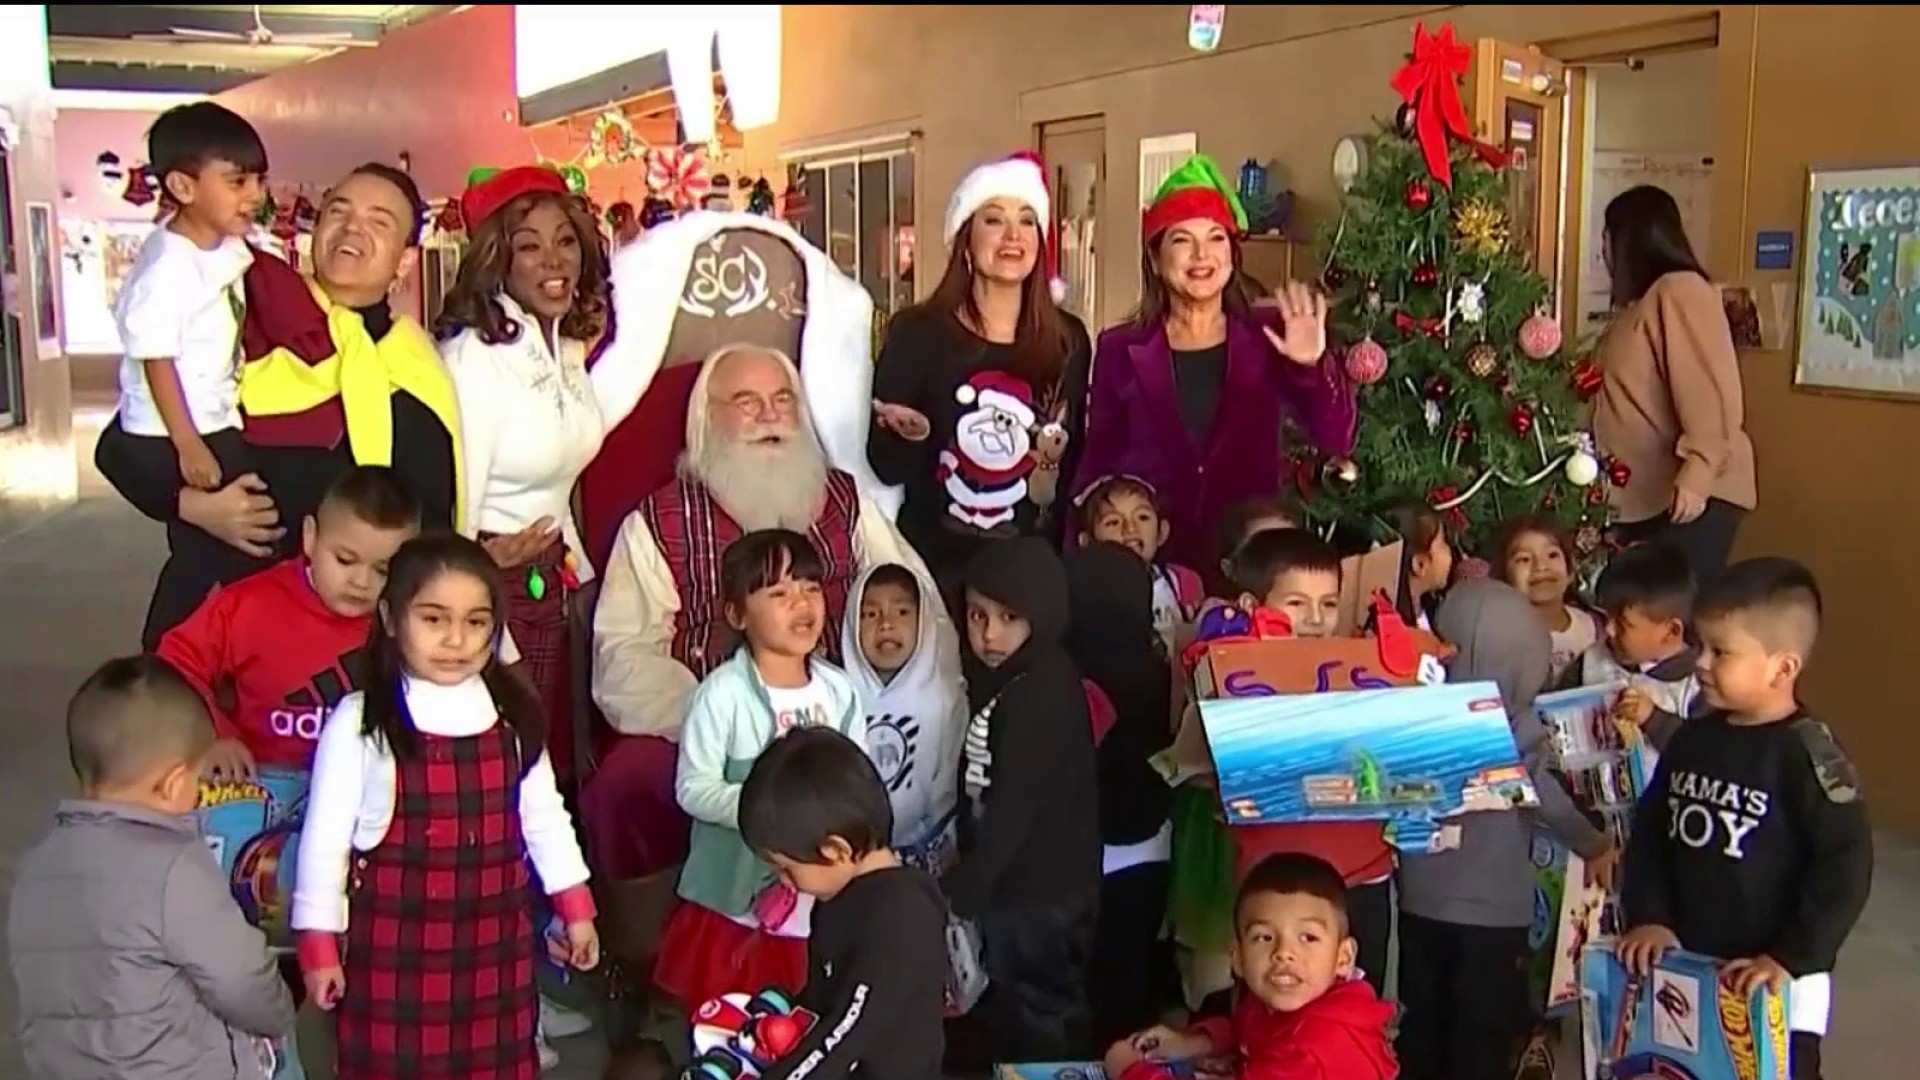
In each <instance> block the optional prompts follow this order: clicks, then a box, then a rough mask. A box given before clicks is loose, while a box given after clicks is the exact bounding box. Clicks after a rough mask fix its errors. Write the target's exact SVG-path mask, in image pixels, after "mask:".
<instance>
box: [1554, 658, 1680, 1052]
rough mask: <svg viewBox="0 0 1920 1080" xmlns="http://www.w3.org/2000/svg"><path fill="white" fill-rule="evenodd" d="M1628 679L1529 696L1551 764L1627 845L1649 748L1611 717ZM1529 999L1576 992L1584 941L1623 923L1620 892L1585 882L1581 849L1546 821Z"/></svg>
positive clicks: (1570, 1000) (1571, 1000)
mask: <svg viewBox="0 0 1920 1080" xmlns="http://www.w3.org/2000/svg"><path fill="white" fill-rule="evenodd" d="M1625 686H1626V684H1625V683H1620V682H1613V683H1604V684H1599V685H1595V686H1585V687H1579V688H1576V689H1573V690H1563V691H1559V692H1556V693H1552V694H1542V695H1540V697H1539V698H1537V699H1535V701H1534V708H1535V710H1536V711H1537V712H1538V713H1539V714H1540V719H1541V721H1542V722H1543V723H1544V724H1545V725H1546V727H1547V730H1548V732H1549V733H1550V735H1551V737H1552V746H1553V756H1554V769H1555V771H1556V772H1557V773H1558V774H1559V775H1560V776H1561V777H1562V778H1563V779H1564V780H1565V782H1566V784H1567V787H1568V790H1569V791H1571V792H1572V794H1573V799H1574V802H1575V803H1576V804H1578V805H1579V806H1580V808H1581V809H1582V810H1585V811H1586V812H1587V814H1588V816H1589V818H1590V819H1592V820H1593V821H1594V822H1595V824H1597V825H1599V826H1600V827H1601V828H1602V829H1604V830H1605V831H1606V832H1607V833H1608V834H1609V835H1610V836H1611V837H1612V838H1613V842H1614V844H1615V845H1618V846H1624V845H1625V844H1626V840H1627V831H1628V828H1629V826H1630V825H1631V824H1632V818H1633V807H1634V804H1635V802H1637V801H1638V800H1639V797H1640V792H1641V791H1642V790H1643V789H1644V787H1645V784H1646V781H1647V779H1648V778H1649V777H1650V776H1651V775H1652V769H1653V764H1654V754H1653V751H1652V748H1651V747H1649V746H1648V745H1647V743H1646V740H1644V739H1642V738H1640V737H1639V732H1638V731H1636V730H1634V729H1632V728H1630V727H1628V728H1622V727H1621V726H1620V725H1618V724H1616V723H1615V722H1614V720H1613V707H1614V703H1615V702H1616V701H1617V700H1618V698H1619V695H1620V691H1621V690H1622V689H1624V688H1625ZM1532 854H1533V867H1534V909H1533V923H1532V925H1531V927H1529V944H1530V945H1531V946H1532V949H1533V956H1532V961H1531V974H1532V982H1533V991H1534V1004H1535V1005H1536V1006H1537V1007H1539V1008H1540V1009H1541V1010H1542V1011H1543V1012H1545V1013H1546V1014H1548V1015H1552V1014H1555V1013H1558V1012H1560V1011H1563V1010H1565V1009H1567V1008H1568V1007H1570V1006H1572V1005H1573V1004H1575V1003H1576V1002H1577V1001H1578V1000H1579V997H1580V973H1579V958H1580V954H1581V951H1582V950H1583V949H1584V948H1585V947H1586V944H1587V942H1588V941H1591V940H1593V939H1594V938H1596V937H1600V936H1602V935H1612V934H1615V933H1617V932H1619V929H1620V902H1619V896H1618V894H1617V893H1612V892H1608V891H1607V890H1604V889H1601V888H1598V887H1596V886H1591V885H1588V884H1587V883H1586V873H1585V866H1584V864H1583V863H1582V862H1581V860H1580V857H1579V856H1577V855H1574V854H1573V853H1571V852H1569V851H1567V850H1566V848H1565V847H1563V846H1562V845H1561V844H1560V843H1559V841H1557V840H1555V839H1554V838H1553V836H1552V835H1551V834H1549V833H1548V832H1546V831H1545V830H1544V829H1537V830H1536V831H1535V834H1534V839H1533V852H1532Z"/></svg>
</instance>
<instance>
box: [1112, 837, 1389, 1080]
mask: <svg viewBox="0 0 1920 1080" xmlns="http://www.w3.org/2000/svg"><path fill="white" fill-rule="evenodd" d="M1234 932H1235V936H1234V943H1233V973H1234V974H1235V975H1236V976H1238V977H1239V980H1240V984H1241V988H1240V995H1239V996H1240V1000H1239V1003H1238V1004H1236V1005H1235V1006H1234V1010H1233V1016H1232V1018H1231V1019H1228V1018H1225V1017H1212V1018H1209V1019H1206V1020H1203V1021H1201V1022H1200V1023H1198V1024H1196V1025H1195V1026H1194V1027H1193V1028H1191V1029H1190V1030H1188V1031H1184V1032H1181V1031H1174V1030H1172V1029H1170V1028H1166V1027H1153V1028H1149V1029H1147V1030H1146V1031H1143V1032H1141V1033H1140V1034H1138V1035H1135V1036H1133V1037H1132V1038H1130V1039H1124V1040H1122V1041H1120V1042H1118V1043H1115V1044H1114V1045H1113V1048H1112V1049H1111V1050H1109V1051H1107V1058H1106V1070H1107V1075H1108V1076H1111V1077H1115V1078H1116V1080H1172V1076H1173V1072H1172V1070H1170V1069H1169V1068H1168V1067H1167V1063H1168V1062H1174V1061H1186V1060H1194V1059H1201V1058H1211V1057H1216V1056H1220V1055H1232V1056H1233V1058H1234V1061H1233V1066H1232V1074H1233V1076H1234V1077H1236V1078H1237V1080H1393V1078H1394V1077H1396V1076H1398V1075H1400V1066H1399V1063H1398V1062H1396V1061H1395V1060H1394V1057H1393V1049H1392V1046H1391V1044H1390V1043H1389V1041H1388V1039H1387V1023H1388V1021H1390V1020H1391V1019H1392V1018H1393V1006H1392V1005H1389V1004H1387V1003H1386V1002H1383V1001H1381V1000H1380V998H1379V996H1378V995H1376V994H1375V993H1374V992H1373V987H1372V986H1370V985H1368V983H1367V981H1366V980H1365V979H1363V978H1361V977H1360V975H1359V973H1358V972H1357V971H1355V970H1354V958H1355V955H1356V952H1357V946H1356V945H1355V943H1354V940H1353V938H1352V936H1350V935H1349V934H1348V933H1347V913H1346V885H1345V883H1344V882H1342V881H1341V880H1340V874H1339V872H1338V871H1336V870H1335V869H1334V868H1333V867H1332V866H1331V865H1329V864H1328V863H1327V862H1325V861H1324V860H1322V859H1317V858H1315V857H1313V856H1311V855H1304V854H1300V853H1298V852H1289V853H1285V854H1280V855H1270V856H1268V857H1267V858H1266V859H1264V860H1262V861H1261V862H1260V863H1259V864H1258V865H1256V866H1255V867H1254V868H1253V870H1252V871H1251V872H1249V873H1248V874H1247V877H1246V880H1245V881H1244V882H1242V883H1241V886H1240V893H1239V896H1238V898H1237V899H1236V900H1235V901H1234ZM1209 1071H1210V1070H1209Z"/></svg>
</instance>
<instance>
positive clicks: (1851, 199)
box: [1793, 166, 1920, 398]
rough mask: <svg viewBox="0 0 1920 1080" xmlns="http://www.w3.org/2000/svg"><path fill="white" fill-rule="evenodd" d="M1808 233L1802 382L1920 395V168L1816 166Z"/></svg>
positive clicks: (1798, 371)
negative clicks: (1919, 309) (1838, 167)
mask: <svg viewBox="0 0 1920 1080" xmlns="http://www.w3.org/2000/svg"><path fill="white" fill-rule="evenodd" d="M1805 237H1806V241H1805V245H1804V246H1805V249H1806V253H1805V256H1804V258H1803V260H1802V262H1801V267H1800V314H1799V320H1798V325H1799V334H1798V335H1797V338H1798V342H1799V355H1798V357H1797V358H1796V361H1795V363H1794V370H1793V382H1794V385H1795V386H1797V387H1801V388H1803V389H1808V390H1830V391H1838V392H1842V393H1855V394H1871V395H1879V396H1893V397H1903V398H1920V311H1916V308H1920V166H1896V167H1889V168H1874V169H1822V168H1816V169H1812V170H1810V171H1809V173H1808V184H1807V216H1806V221H1805Z"/></svg>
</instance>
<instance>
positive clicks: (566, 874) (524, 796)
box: [291, 676, 587, 934]
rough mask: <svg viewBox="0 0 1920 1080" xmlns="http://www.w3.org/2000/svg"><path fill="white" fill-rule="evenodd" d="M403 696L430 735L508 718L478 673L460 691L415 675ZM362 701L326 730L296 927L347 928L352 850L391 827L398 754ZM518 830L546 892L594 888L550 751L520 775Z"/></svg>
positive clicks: (479, 730) (336, 715) (316, 766)
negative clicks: (376, 732) (374, 729)
mask: <svg viewBox="0 0 1920 1080" xmlns="http://www.w3.org/2000/svg"><path fill="white" fill-rule="evenodd" d="M405 692H406V695H407V711H408V713H409V714H410V715H411V716H412V717H413V724H414V727H416V728H418V729H419V730H420V731H422V732H425V733H427V734H429V735H439V736H443V737H447V738H466V737H471V736H474V735H480V734H483V733H485V732H486V731H488V730H490V729H491V728H492V727H493V726H494V725H495V724H498V723H502V722H503V721H502V720H501V719H500V714H499V710H498V709H497V708H496V707H495V706H494V703H493V695H492V694H490V693H488V692H487V686H486V683H485V682H483V681H481V679H480V678H479V677H478V676H475V677H473V678H471V679H468V680H467V681H465V682H463V683H460V684H458V685H456V686H441V685H438V684H435V683H430V682H426V681H424V680H421V679H414V678H409V679H407V680H406V691H405ZM362 700H363V697H362V695H361V694H360V693H359V692H358V691H356V692H354V693H351V694H348V695H347V696H346V697H344V698H342V699H340V704H339V705H336V706H335V707H334V710H333V714H332V715H331V716H329V717H327V722H326V725H325V726H324V727H322V728H321V730H320V743H319V746H318V747H317V749H316V750H315V751H314V756H313V782H312V786H311V787H310V788H309V789H308V793H307V811H306V823H305V824H304V825H303V826H302V827H301V830H300V852H299V862H298V866H297V868H296V873H295V875H294V887H293V911H292V918H291V923H292V926H293V928H294V929H295V930H320V931H328V932H331V933H336V934H337V933H341V932H343V931H345V930H346V928H347V879H348V864H349V863H350V862H351V861H352V858H353V853H354V852H356V851H371V850H373V849H374V848H375V847H377V846H379V844H380V841H382V840H384V839H385V838H386V835H387V827H388V826H389V825H391V824H392V822H393V805H394V788H395V785H396V783H397V779H398V778H397V773H396V770H395V766H394V760H393V754H392V753H391V752H390V751H389V750H388V749H387V748H386V746H385V745H384V744H383V743H381V742H379V741H377V740H375V739H372V738H369V737H368V736H367V735H365V734H364V733H362V731H361V730H360V721H361V702H362ZM520 832H521V835H522V836H523V837H524V838H525V841H526V845H527V855H528V856H529V857H530V858H531V859H532V860H533V868H534V870H535V871H536V872H537V873H538V874H539V875H540V886H541V888H543V889H544V890H545V891H546V892H548V893H550V894H551V893H559V892H563V891H565V890H567V889H570V888H573V887H574V886H577V885H580V884H583V883H585V882H586V880H587V863H586V859H585V858H583V857H582V856H581V854H580V845H579V842H578V841H577V840H576V839H575V838H574V833H573V820H572V818H571V817H570V816H569V815H568V814H567V807H566V804H565V803H563V802H562V801H561V800H560V790H559V788H558V787H557V786H556V785H555V784H554V779H553V763H552V762H551V761H550V760H549V759H548V757H547V755H546V754H545V753H544V752H543V753H542V754H541V755H540V758H539V760H537V761H535V762H534V763H533V767H532V768H530V769H528V770H527V772H526V775H524V776H522V777H521V778H520Z"/></svg>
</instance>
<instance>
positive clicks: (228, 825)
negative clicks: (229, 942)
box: [194, 767, 309, 948]
mask: <svg viewBox="0 0 1920 1080" xmlns="http://www.w3.org/2000/svg"><path fill="white" fill-rule="evenodd" d="M308 780H309V774H308V773H307V772H306V771H305V770H303V769H281V768H273V767H263V768H261V769H260V770H259V772H258V774H256V775H255V777H254V778H253V779H252V780H247V781H235V782H231V783H213V782H210V781H203V782H202V783H201V784H200V801H199V806H198V807H197V808H196V809H195V810H194V817H195V818H196V819H197V820H198V821H199V823H200V834H201V837H202V838H203V839H204V840H205V841H206V843H207V847H208V848H210V849H212V851H213V857H214V858H215V859H217V860H219V862H220V869H222V870H224V871H226V873H227V875H228V879H229V882H230V883H231V885H232V887H233V898H234V900H235V902H237V903H238V904H239V905H240V909H241V910H242V911H244V912H246V913H247V918H248V920H249V921H251V922H252V923H253V924H254V925H255V926H258V927H259V928H260V929H261V930H264V931H265V932H266V934H267V941H268V943H269V944H271V945H274V946H275V947H278V948H288V947H291V945H292V944H293V937H292V931H291V930H290V929H289V928H288V927H287V913H288V912H287V907H288V902H289V900H290V899H291V898H292V896H293V867H294V862H295V859H296V853H297V851H298V849H299V842H300V825H301V822H302V820H303V819H304V817H305V810H306V804H307V783H308Z"/></svg>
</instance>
